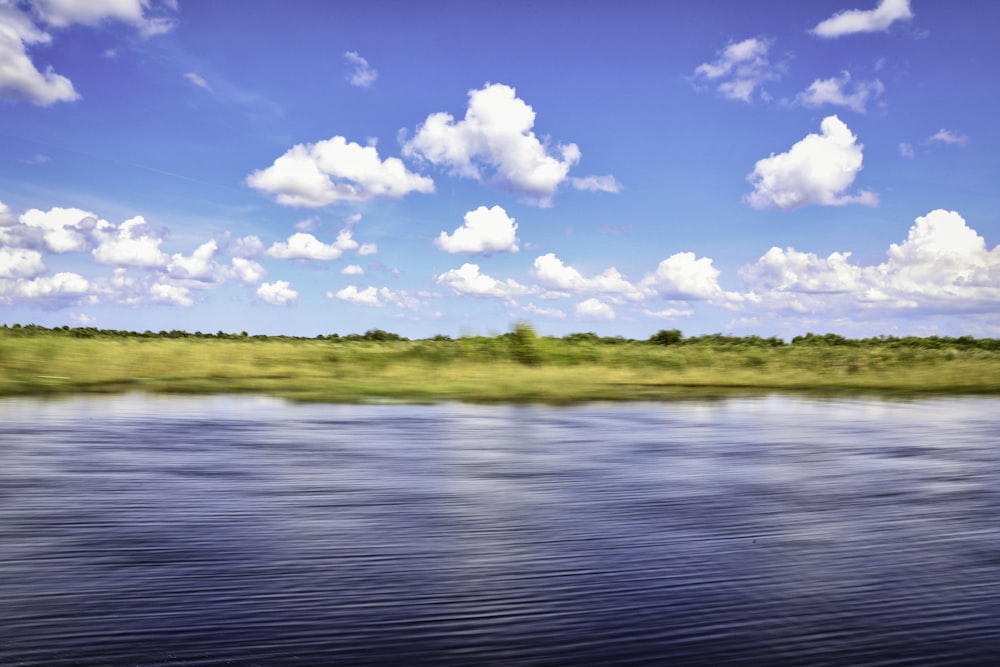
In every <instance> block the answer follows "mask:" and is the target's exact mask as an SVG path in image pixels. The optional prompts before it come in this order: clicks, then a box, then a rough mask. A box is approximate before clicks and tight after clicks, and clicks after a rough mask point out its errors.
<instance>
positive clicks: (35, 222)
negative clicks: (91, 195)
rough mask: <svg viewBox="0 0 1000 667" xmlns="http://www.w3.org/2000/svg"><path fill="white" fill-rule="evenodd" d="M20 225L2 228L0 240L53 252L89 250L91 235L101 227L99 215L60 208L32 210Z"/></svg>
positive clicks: (21, 218)
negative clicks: (95, 228) (94, 229)
mask: <svg viewBox="0 0 1000 667" xmlns="http://www.w3.org/2000/svg"><path fill="white" fill-rule="evenodd" d="M19 222H20V224H14V225H11V224H7V225H5V226H3V227H0V241H2V242H4V243H6V244H8V245H13V246H23V247H29V248H44V249H45V250H48V251H49V252H54V253H66V252H82V251H84V250H86V249H87V248H88V247H89V242H88V232H89V231H90V230H91V229H93V228H94V226H95V225H97V224H99V223H98V221H97V216H95V215H94V214H93V213H91V212H89V211H84V210H82V209H79V208H59V207H55V208H52V209H49V210H48V211H42V210H40V209H37V208H33V209H30V210H28V211H27V212H26V213H24V214H22V215H21V217H20V219H19ZM104 224H109V223H104Z"/></svg>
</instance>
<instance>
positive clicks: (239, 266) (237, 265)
mask: <svg viewBox="0 0 1000 667" xmlns="http://www.w3.org/2000/svg"><path fill="white" fill-rule="evenodd" d="M232 265H233V269H232V271H233V275H234V276H236V279H237V280H239V281H240V282H241V283H246V284H247V285H252V284H254V283H257V282H260V281H261V280H263V279H264V276H266V275H267V270H266V269H264V267H263V266H261V265H260V264H258V263H257V262H255V261H253V260H252V259H245V258H243V257H233V259H232Z"/></svg>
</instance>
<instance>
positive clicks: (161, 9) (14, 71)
mask: <svg viewBox="0 0 1000 667" xmlns="http://www.w3.org/2000/svg"><path fill="white" fill-rule="evenodd" d="M30 5H31V9H32V11H33V16H31V15H29V14H28V13H27V12H25V11H21V10H20V9H18V8H17V4H16V3H11V2H9V1H4V2H2V3H0V63H3V67H0V97H2V98H6V99H12V100H21V101H27V102H30V103H32V104H36V105H40V106H47V105H50V104H54V103H56V102H71V101H73V100H77V99H79V98H80V95H79V94H78V93H77V92H76V90H75V89H74V88H73V83H72V81H70V80H69V79H68V78H66V77H65V76H63V75H61V74H56V73H55V72H54V71H53V70H52V67H51V66H50V67H47V68H46V69H45V71H44V72H41V71H39V69H38V68H37V67H36V66H35V64H34V63H33V62H32V61H31V59H30V58H29V57H28V54H27V47H28V46H36V45H47V44H50V43H51V42H52V36H51V35H50V34H49V33H47V32H45V31H44V30H43V29H42V28H41V27H39V24H45V25H47V26H50V27H53V28H66V27H68V26H71V25H74V24H82V25H87V26H91V27H94V26H97V25H99V24H101V23H103V22H105V21H108V20H113V21H122V22H124V23H128V24H130V25H132V26H134V27H135V28H136V29H138V30H139V32H140V34H142V35H143V36H144V37H149V36H152V35H158V34H163V33H165V32H169V31H170V30H171V29H172V28H173V27H174V26H175V25H176V23H177V22H176V19H175V18H174V16H173V15H174V13H175V12H176V10H177V3H176V2H175V1H174V0H165V1H164V2H162V3H160V2H154V1H152V0H31V3H30ZM36 18H37V23H36V20H35V19H36Z"/></svg>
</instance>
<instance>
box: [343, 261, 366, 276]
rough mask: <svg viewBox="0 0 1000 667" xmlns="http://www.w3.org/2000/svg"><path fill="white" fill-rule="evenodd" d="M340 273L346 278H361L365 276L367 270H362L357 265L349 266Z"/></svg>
mask: <svg viewBox="0 0 1000 667" xmlns="http://www.w3.org/2000/svg"><path fill="white" fill-rule="evenodd" d="M340 273H341V274H343V275H345V276H360V275H364V273H365V270H364V269H362V268H361V267H360V266H358V265H357V264H349V265H347V266H345V267H344V268H342V269H341V270H340Z"/></svg>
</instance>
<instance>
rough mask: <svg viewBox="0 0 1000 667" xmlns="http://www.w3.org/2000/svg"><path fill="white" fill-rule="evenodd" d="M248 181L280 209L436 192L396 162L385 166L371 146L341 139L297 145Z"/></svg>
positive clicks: (427, 181) (391, 160) (389, 160)
mask: <svg viewBox="0 0 1000 667" xmlns="http://www.w3.org/2000/svg"><path fill="white" fill-rule="evenodd" d="M246 182H247V185H249V186H250V187H253V188H256V189H257V190H260V191H262V192H266V193H268V194H271V195H274V196H275V200H276V201H277V202H278V203H279V204H282V205H284V206H295V207H313V208H314V207H319V206H326V205H328V204H334V203H337V202H343V201H351V202H358V201H368V200H370V199H372V198H374V197H388V198H390V199H398V198H400V197H403V196H404V195H406V194H408V193H410V192H433V191H434V181H432V180H431V179H429V178H426V177H424V176H420V175H419V174H415V173H412V172H410V171H407V169H406V167H405V166H404V165H403V163H402V161H401V160H400V159H399V158H394V157H390V158H386V159H385V160H384V161H383V160H381V159H380V158H379V155H378V151H377V150H376V149H375V147H374V146H361V145H360V144H356V143H354V142H348V141H347V140H346V139H345V138H344V137H341V136H336V137H333V138H332V139H326V140H325V141H319V142H317V143H315V144H297V145H295V146H293V147H292V148H291V149H289V150H288V152H287V153H285V154H284V155H282V156H281V157H279V158H278V159H277V160H275V161H274V164H272V165H271V166H270V167H268V168H266V169H260V170H257V171H255V172H253V173H252V174H250V175H249V176H247V178H246Z"/></svg>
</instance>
